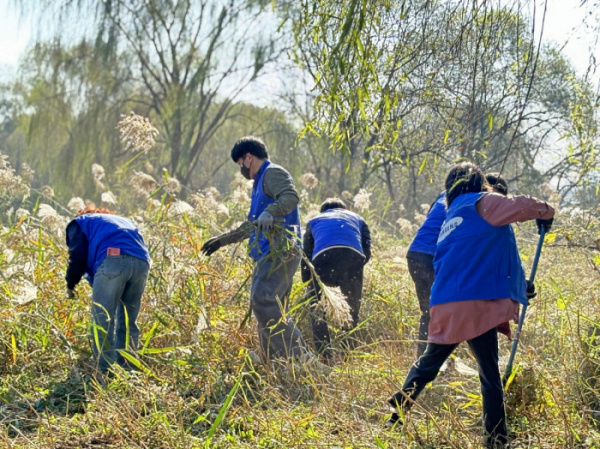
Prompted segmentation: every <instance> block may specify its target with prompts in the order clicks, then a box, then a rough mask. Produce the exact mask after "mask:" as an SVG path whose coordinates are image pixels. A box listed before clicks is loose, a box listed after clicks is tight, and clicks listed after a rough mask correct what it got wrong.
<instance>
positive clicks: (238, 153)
mask: <svg viewBox="0 0 600 449" xmlns="http://www.w3.org/2000/svg"><path fill="white" fill-rule="evenodd" d="M248 153H250V154H251V155H252V156H256V157H257V158H259V159H269V152H268V151H267V146H266V145H265V143H264V142H263V141H262V140H260V139H259V138H258V137H254V136H245V137H242V138H241V139H240V140H238V141H237V142H236V143H235V145H233V148H232V149H231V159H233V162H237V161H238V159H239V158H241V157H244V156H245V155H246V154H248Z"/></svg>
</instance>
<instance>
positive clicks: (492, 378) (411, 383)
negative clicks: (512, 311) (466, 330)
mask: <svg viewBox="0 0 600 449" xmlns="http://www.w3.org/2000/svg"><path fill="white" fill-rule="evenodd" d="M467 343H468V345H469V347H470V348H471V352H472V353H473V355H474V356H475V359H476V360H477V365H478V368H479V380H480V382H481V395H482V396H483V419H484V425H485V430H486V433H487V436H488V441H490V440H492V439H496V440H498V441H499V442H503V441H506V436H507V434H508V430H507V428H506V413H505V411H504V390H503V389H502V380H501V379H500V370H499V368H498V329H497V328H493V329H490V330H489V331H487V332H486V333H484V334H482V335H480V336H479V337H475V338H473V339H472V340H468V341H467ZM457 346H458V344H454V345H438V344H434V343H428V344H427V349H426V350H425V353H424V354H423V355H422V356H421V357H420V358H419V359H418V360H417V361H416V362H415V364H414V365H413V366H412V368H411V369H410V371H409V373H408V376H407V378H406V380H405V381H404V385H403V386H402V391H401V392H398V393H396V394H395V395H394V396H392V397H391V398H390V399H389V401H388V402H389V403H390V404H391V405H392V406H394V407H398V406H400V407H402V409H403V410H404V411H408V410H409V409H410V407H411V402H410V401H408V400H407V399H406V396H408V397H409V398H410V399H411V400H416V399H417V397H418V396H419V394H420V393H421V391H423V389H424V388H425V386H426V385H427V384H428V383H429V382H431V381H433V380H434V379H435V378H436V376H437V374H438V372H439V371H440V368H441V367H442V365H443V364H444V362H445V361H446V359H447V358H448V357H449V356H450V354H452V351H454V349H455V348H456V347H457Z"/></svg>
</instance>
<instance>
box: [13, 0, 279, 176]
mask: <svg viewBox="0 0 600 449" xmlns="http://www.w3.org/2000/svg"><path fill="white" fill-rule="evenodd" d="M17 3H18V4H20V5H21V7H22V8H23V10H24V11H28V12H30V13H32V14H34V15H36V14H37V15H38V16H39V17H40V20H41V21H42V22H41V23H46V22H47V21H48V20H54V21H55V24H56V25H57V26H56V27H55V29H56V33H57V35H58V36H59V37H60V39H61V40H62V43H63V44H64V43H65V42H67V44H69V43H72V42H71V39H72V38H70V37H69V36H65V35H63V29H62V28H61V27H60V26H59V24H60V23H64V21H66V20H70V21H71V22H72V21H74V20H79V21H80V23H81V24H82V26H83V27H84V29H81V30H80V33H81V35H82V36H83V38H84V39H87V40H88V41H91V42H95V45H93V52H92V54H91V55H90V57H93V58H95V59H96V60H99V61H102V59H103V58H104V59H105V61H106V63H107V64H109V63H110V56H111V55H115V54H117V55H124V57H127V58H128V59H129V60H130V61H131V62H130V64H131V65H130V67H129V69H130V75H129V78H128V79H127V83H128V84H129V85H130V86H131V92H132V94H133V96H135V104H136V106H135V107H136V112H137V113H141V114H144V115H150V116H151V117H152V118H153V119H154V121H155V123H157V124H158V125H159V127H160V130H161V132H162V135H163V136H165V142H164V143H165V145H164V148H165V151H166V152H167V153H168V163H167V164H166V165H167V166H168V168H169V171H170V173H171V175H174V176H176V177H178V178H179V179H180V180H181V181H182V182H183V183H184V184H187V183H188V182H189V181H190V179H191V178H192V174H193V172H194V169H195V167H197V165H198V163H199V161H200V160H201V158H202V157H203V154H204V149H205V147H206V145H207V143H208V142H209V141H210V139H211V138H212V137H213V136H214V134H215V133H216V131H217V130H218V129H219V128H220V127H221V126H223V124H224V123H225V122H226V121H227V120H228V119H229V118H230V115H231V111H232V106H233V105H234V104H235V102H236V99H238V97H239V96H240V94H241V93H242V92H244V90H246V89H247V88H248V86H250V85H251V84H252V82H253V81H254V80H256V78H257V77H258V76H260V75H261V74H262V72H263V71H264V69H265V66H266V65H267V64H269V63H270V62H271V61H273V60H274V59H276V58H277V57H278V55H279V53H280V52H279V51H278V50H277V46H276V42H275V38H274V36H275V34H276V27H273V26H271V22H270V21H269V17H268V11H269V10H268V9H267V6H266V5H265V4H264V3H266V2H259V1H247V0H246V1H242V0H229V1H226V2H225V1H219V0H195V1H194V0H176V1H173V0H135V1H131V0H110V1H100V0H97V1H94V0H84V1H72V0H59V1H51V0H43V1H36V2H28V1H27V0H19V1H17ZM48 17H52V18H53V19H48ZM68 31H69V32H71V31H72V30H68Z"/></svg>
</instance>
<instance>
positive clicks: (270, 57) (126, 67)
mask: <svg viewBox="0 0 600 449" xmlns="http://www.w3.org/2000/svg"><path fill="white" fill-rule="evenodd" d="M16 4H17V5H19V6H20V7H21V8H22V10H23V11H24V13H25V14H26V15H27V16H28V17H31V18H33V19H36V20H38V22H37V23H39V26H40V27H45V28H48V27H53V28H52V29H55V30H56V31H55V32H54V33H53V34H52V37H51V38H45V39H40V40H39V41H38V42H37V43H36V44H35V45H33V46H32V47H31V48H30V49H29V50H28V53H27V54H26V55H25V56H24V57H23V58H22V60H21V65H20V67H19V70H18V73H17V75H16V76H15V77H14V79H11V80H9V81H8V82H7V83H5V84H4V85H3V86H2V89H1V91H0V152H2V153H4V154H7V155H8V156H9V159H10V161H11V163H12V164H13V165H14V166H15V167H17V169H20V167H21V166H22V164H23V163H25V164H27V165H28V166H30V167H31V168H32V169H33V170H35V172H36V177H35V180H34V187H41V186H42V185H45V184H50V185H52V186H53V187H54V188H55V190H56V194H57V197H58V198H59V199H61V200H63V201H68V199H69V198H70V197H71V196H73V195H77V196H81V197H84V198H90V199H94V198H97V196H98V194H99V192H98V189H97V186H96V185H95V184H94V182H93V177H92V176H91V174H90V167H91V165H92V164H93V163H98V164H100V165H102V166H103V167H104V168H105V170H106V171H107V173H108V174H119V175H121V176H124V177H125V178H126V177H127V176H128V175H129V174H131V173H132V172H133V170H136V171H143V172H146V173H148V174H151V175H153V176H155V177H157V178H160V177H161V176H163V173H162V170H163V168H164V169H165V170H166V171H167V172H168V174H169V176H172V177H175V178H176V179H178V180H179V181H180V182H181V184H182V185H183V186H184V188H183V190H182V192H181V193H180V195H181V196H183V197H186V196H188V195H189V194H191V193H193V192H195V191H197V190H201V189H205V188H207V187H210V186H216V187H217V188H218V189H219V190H220V191H221V192H223V193H228V189H229V185H230V183H231V181H232V179H233V177H234V174H235V172H236V171H237V167H236V166H235V165H234V164H231V163H230V160H229V149H230V148H231V146H232V144H233V142H234V141H235V140H236V139H237V138H239V137H240V136H242V135H245V134H255V135H258V136H261V137H262V138H263V139H264V140H265V141H266V142H267V145H268V146H269V148H270V149H271V152H272V158H273V159H274V160H275V161H277V162H278V163H281V164H282V165H284V166H286V167H288V168H289V169H290V171H291V172H292V174H293V175H294V176H295V177H296V178H299V177H300V176H301V175H302V174H303V173H305V172H312V173H314V174H315V175H316V176H317V178H318V179H319V181H320V184H319V188H318V190H316V197H317V199H318V198H321V197H325V196H330V195H340V194H342V192H346V196H349V195H354V194H356V193H357V192H358V191H359V189H361V188H367V189H368V190H369V191H371V192H375V193H376V194H375V195H374V196H372V198H371V199H372V201H373V202H374V203H376V205H377V207H379V208H380V210H386V213H387V214H388V217H389V219H390V220H391V221H392V222H393V219H395V218H397V217H399V216H405V217H407V218H412V217H413V213H414V211H419V210H420V205H421V204H422V203H429V202H430V201H431V200H432V199H433V198H434V197H435V196H436V195H437V193H438V191H439V190H440V186H441V180H442V179H443V176H444V174H445V172H446V171H447V169H448V167H449V165H451V164H452V163H454V162H455V161H456V160H459V159H469V160H473V161H475V162H477V163H479V164H481V165H482V166H483V167H484V168H485V169H486V170H488V171H502V172H503V173H504V174H505V176H506V177H507V178H508V180H509V182H510V183H511V190H512V191H513V192H519V191H522V192H527V193H533V194H537V195H540V196H544V197H546V198H548V196H549V195H550V194H551V193H552V191H553V190H554V191H556V192H558V193H559V194H560V195H561V198H562V202H563V204H567V203H569V204H576V205H579V206H583V207H591V206H595V205H596V204H597V203H598V199H597V198H598V192H597V191H596V187H597V179H598V178H597V177H598V171H597V165H598V163H597V159H596V154H597V149H598V136H597V128H598V95H597V91H596V88H597V86H596V85H594V84H593V83H592V82H591V81H590V78H589V77H586V76H579V75H578V74H577V73H576V72H575V70H574V69H573V67H572V66H571V64H570V63H569V61H568V60H567V59H566V58H565V57H564V55H563V54H561V52H560V50H559V49H558V48H556V47H554V46H552V45H548V44H544V43H543V41H542V40H540V30H542V29H543V23H542V22H541V21H540V19H539V17H540V15H539V14H538V15H537V16H533V15H532V14H531V13H530V12H528V10H527V9H526V8H527V7H530V6H531V5H532V3H529V2H508V3H507V4H506V5H505V6H502V7H500V6H498V4H497V2H491V1H488V0H478V1H476V2H467V1H462V0H446V1H430V0H426V1H425V0H422V1H419V0H404V1H400V0H398V1H376V0H372V1H359V0H317V1H313V0H311V1H308V0H307V1H304V0H302V1H295V2H288V1H284V0H281V1H275V2H271V1H264V0H263V1H261V0H230V1H219V0H195V1H191V0H135V1H125V0H111V1H108V2H107V1H102V2H100V1H94V0H87V1H83V2H72V1H70V0H61V1H58V2H56V1H50V0H46V1H45V2H28V1H27V0H19V1H17V2H16ZM535 17H537V20H536V19H535ZM65 20H70V21H76V20H80V21H81V27H80V28H81V30H80V31H79V32H78V34H77V33H76V37H75V36H74V35H69V36H67V35H65V33H64V32H63V31H62V30H61V27H60V23H61V22H64V21H65ZM280 79H283V80H284V81H283V84H284V85H285V88H284V89H279V90H277V91H276V92H275V93H273V92H272V91H269V90H265V93H264V94H263V98H262V101H251V100H250V98H251V97H252V95H251V93H252V92H253V90H256V89H259V87H260V88H264V86H265V85H272V84H276V83H277V81H278V80H280ZM265 97H267V98H265ZM265 105H267V106H265ZM131 111H135V112H136V113H137V114H139V115H142V116H145V117H148V118H149V119H150V121H151V122H152V123H153V124H154V126H156V127H157V128H158V130H159V131H160V134H159V136H158V137H157V145H156V146H155V148H154V149H152V150H150V151H148V152H147V153H144V154H138V155H136V156H135V157H133V155H132V154H131V153H130V152H128V151H126V149H125V148H124V145H123V143H122V142H121V141H120V138H119V132H118V130H117V129H116V126H117V123H118V122H119V120H120V119H121V118H122V116H123V115H124V114H129V113H130V112H131ZM542 186H546V187H544V188H543V189H542ZM548 186H550V187H548ZM400 205H403V206H404V210H405V211H404V212H402V210H401V208H400Z"/></svg>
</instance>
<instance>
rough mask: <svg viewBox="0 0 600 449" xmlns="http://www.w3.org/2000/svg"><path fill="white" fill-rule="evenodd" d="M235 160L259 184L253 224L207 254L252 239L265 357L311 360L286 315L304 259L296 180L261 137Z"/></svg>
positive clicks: (253, 297) (208, 246) (235, 152)
mask: <svg viewBox="0 0 600 449" xmlns="http://www.w3.org/2000/svg"><path fill="white" fill-rule="evenodd" d="M231 158H232V159H233V161H234V162H236V163H237V164H238V165H239V166H240V172H241V173H242V175H243V176H244V177H245V178H246V179H253V180H254V186H253V188H252V203H251V206H250V212H249V214H248V221H247V222H245V223H244V224H242V226H240V227H239V228H238V229H236V230H235V231H233V232H229V233H226V234H222V235H220V236H217V237H213V238H211V239H210V240H208V241H207V242H206V243H205V244H204V246H202V252H203V253H204V254H206V255H208V256H209V255H211V254H213V253H214V252H215V251H217V250H218V249H219V248H221V247H222V246H225V245H229V244H232V243H238V242H241V241H243V240H245V239H247V238H249V239H250V242H249V251H248V255H249V256H250V257H251V258H252V259H253V260H254V261H255V262H256V265H255V268H254V271H253V273H252V287H251V292H250V301H251V304H252V310H253V312H254V316H255V317H256V321H257V323H258V335H259V340H260V345H261V350H262V352H263V355H264V356H265V357H266V358H267V359H275V358H292V357H306V356H309V357H310V356H311V353H310V352H309V351H308V350H307V349H306V344H305V342H304V339H303V338H302V334H301V333H300V331H299V330H298V328H297V327H296V325H295V324H294V322H293V321H292V320H291V319H290V318H289V317H285V318H284V317H283V316H282V310H286V309H287V298H288V296H289V294H290V291H291V289H292V279H293V277H294V273H295V272H296V270H297V269H298V266H299V265H300V259H301V255H300V254H301V253H300V248H299V244H300V237H301V235H300V212H299V209H298V203H299V197H298V193H297V192H296V188H295V186H294V181H293V179H292V177H291V175H290V174H289V173H288V172H287V170H285V169H284V168H283V167H280V166H279V165H276V164H274V163H272V162H271V161H270V160H269V154H268V151H267V147H266V145H265V144H264V142H262V141H261V140H260V139H258V138H256V137H253V136H247V137H243V138H241V139H240V140H238V141H237V142H236V143H235V145H234V146H233V149H232V150H231ZM274 223H277V224H280V225H281V226H282V227H283V228H284V229H285V230H286V231H284V232H287V237H281V236H279V237H276V236H275V235H274V234H275V232H274V231H273V226H274ZM279 235H281V233H279ZM272 246H273V247H272ZM275 246H276V247H275Z"/></svg>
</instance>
